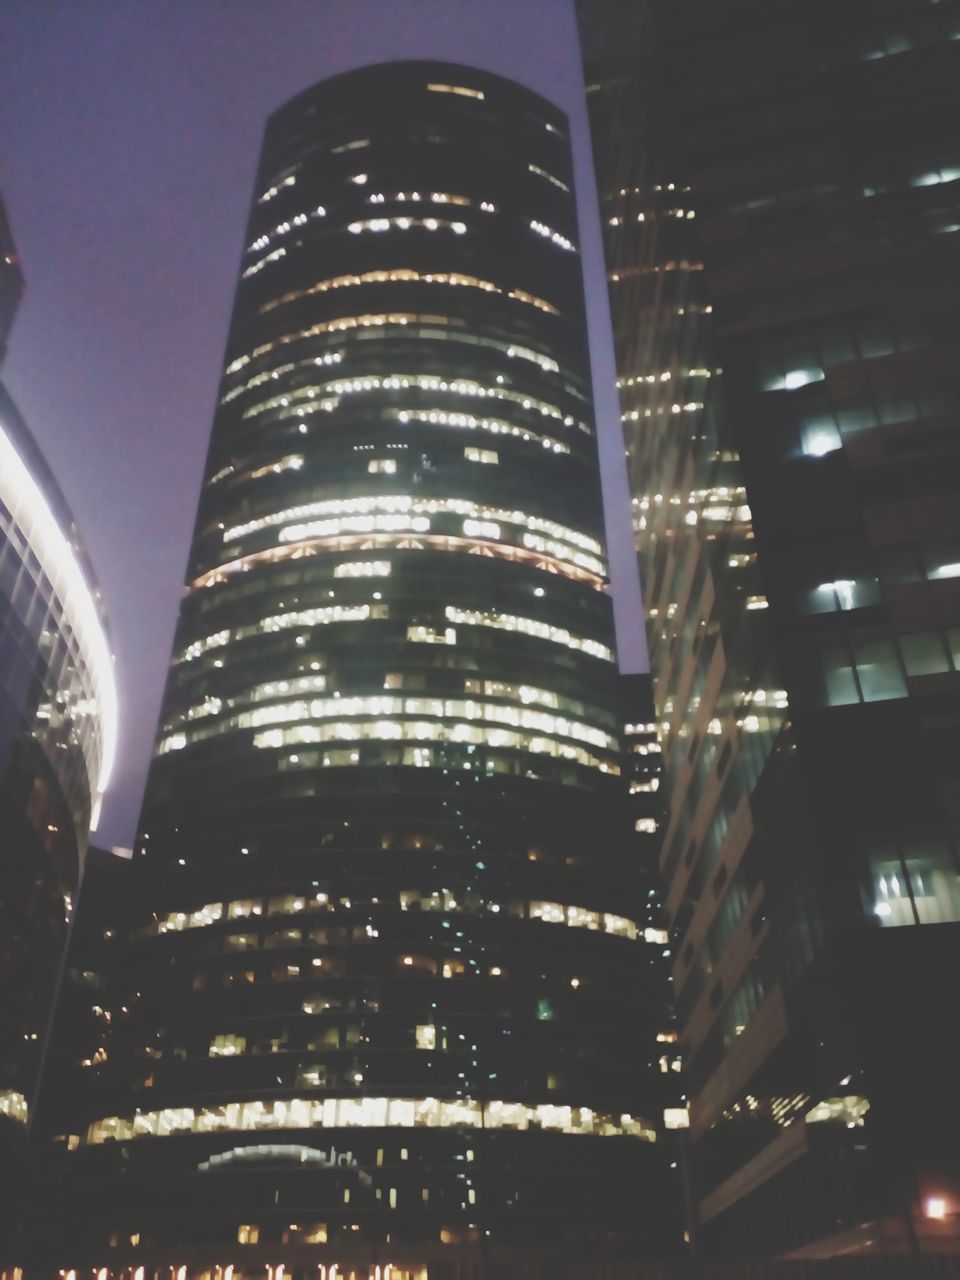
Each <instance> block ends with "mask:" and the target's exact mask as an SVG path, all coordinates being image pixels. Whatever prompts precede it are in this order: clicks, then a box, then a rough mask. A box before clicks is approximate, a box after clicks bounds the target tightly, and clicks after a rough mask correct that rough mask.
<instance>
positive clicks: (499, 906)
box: [145, 889, 667, 946]
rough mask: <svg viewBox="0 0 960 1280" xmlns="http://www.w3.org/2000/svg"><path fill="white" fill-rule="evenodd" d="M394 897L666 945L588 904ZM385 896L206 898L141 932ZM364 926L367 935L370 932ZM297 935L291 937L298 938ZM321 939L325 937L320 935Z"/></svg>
mask: <svg viewBox="0 0 960 1280" xmlns="http://www.w3.org/2000/svg"><path fill="white" fill-rule="evenodd" d="M396 901H397V902H398V903H399V905H400V909H401V911H426V912H437V913H442V914H444V915H449V914H458V915H467V916H485V915H497V916H505V917H509V918H512V919H519V920H523V919H528V920H540V921H543V923H544V924H562V925H566V926H567V927H568V928H571V929H589V930H592V931H594V932H599V933H609V934H612V935H613V936H614V937H618V938H629V939H631V940H637V939H642V941H644V942H648V943H653V944H655V945H657V946H666V945H667V934H666V932H665V930H663V929H654V928H650V927H648V928H645V929H644V928H642V927H641V926H640V925H638V924H637V922H636V921H635V920H630V919H628V918H627V917H626V916H620V915H614V914H612V913H611V912H608V911H593V910H591V909H590V908H588V907H577V906H569V905H567V904H565V903H562V902H545V901H541V900H538V899H534V900H531V901H529V902H525V901H523V900H522V899H519V898H510V899H508V900H505V901H503V902H493V901H488V900H486V899H483V898H479V897H477V896H476V895H468V896H467V898H466V899H465V900H463V901H461V900H460V899H459V898H458V897H457V896H456V895H455V894H453V893H451V892H450V890H449V889H439V890H432V891H429V892H428V891H427V890H425V889H401V890H400V891H399V892H398V894H397V898H396ZM391 905H392V902H391V900H390V899H389V898H385V897H383V896H378V897H377V898H376V899H375V900H374V901H373V902H368V903H361V902H358V901H355V900H353V899H349V898H343V899H340V901H339V903H338V902H337V901H336V900H334V899H331V898H330V895H329V894H327V893H323V892H321V893H316V894H313V895H311V896H305V895H303V894H284V895H281V896H280V897H274V898H267V899H266V900H265V901H264V899H263V898H238V899H235V900H234V901H232V902H208V903H206V904H205V905H204V906H202V907H198V908H196V910H194V911H171V912H170V913H169V914H168V915H165V916H161V917H159V919H158V920H157V921H156V922H155V923H154V924H153V925H151V926H150V927H149V928H148V929H147V930H146V931H145V935H146V936H152V935H157V934H162V933H180V932H182V931H183V930H184V929H202V928H206V927H207V926H208V925H212V924H217V923H219V922H220V921H222V920H248V919H251V918H256V917H258V916H264V915H266V916H273V915H302V914H303V913H305V912H315V911H323V912H324V914H325V915H326V914H329V913H330V912H334V911H336V910H337V909H338V907H343V908H344V909H345V910H346V909H349V910H351V911H353V910H354V909H359V908H361V907H363V908H367V907H371V906H376V907H389V906H391ZM371 927H372V926H367V927H366V931H367V936H371V937H376V933H373V934H371V933H370V928H371ZM299 940H300V935H299V933H298V935H297V938H296V939H293V941H299ZM324 940H329V938H328V935H327V933H324Z"/></svg>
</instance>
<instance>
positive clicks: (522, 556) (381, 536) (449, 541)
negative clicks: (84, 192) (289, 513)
mask: <svg viewBox="0 0 960 1280" xmlns="http://www.w3.org/2000/svg"><path fill="white" fill-rule="evenodd" d="M356 550H362V551H374V550H379V551H388V550H396V551H453V552H461V553H463V552H465V553H466V554H467V555H480V556H489V557H491V558H492V559H495V560H508V561H510V563H512V564H528V565H530V566H531V567H532V568H535V569H540V570H542V571H543V572H545V573H553V574H556V575H557V576H559V577H563V578H571V579H572V580H573V581H574V582H583V583H586V585H587V586H589V587H592V588H593V589H594V590H595V591H602V590H603V588H604V585H605V583H606V579H605V578H604V577H601V576H600V575H599V574H596V573H590V572H589V571H588V570H586V569H581V568H578V567H577V566H576V565H572V564H570V563H568V562H567V561H565V560H558V559H556V558H555V557H553V556H551V555H547V554H544V553H542V552H538V551H531V550H528V549H526V548H524V547H515V546H512V545H510V544H507V545H504V544H503V543H500V542H493V541H489V540H484V539H479V538H459V537H453V536H447V535H444V534H403V533H400V534H396V533H369V534H366V533H362V534H350V535H348V536H344V537H338V538H330V537H327V538H306V539H304V540H302V541H300V542H295V543H292V544H290V545H289V546H285V547H268V548H267V549H266V550H265V551H256V552H253V553H252V554H251V555H248V556H240V557H239V558H238V559H236V560H230V561H228V562H227V563H226V564H222V565H218V567H217V568H216V569H209V570H208V571H207V572H206V573H202V574H201V575H200V577H199V578H194V580H193V581H192V582H191V583H190V589H191V590H192V591H196V590H200V589H202V588H204V587H213V586H217V585H219V584H221V583H224V582H226V581H227V579H228V578H229V577H230V576H232V575H233V574H236V573H247V572H249V571H250V570H251V569H254V568H256V567H257V565H262V564H277V563H279V562H280V561H283V560H299V559H301V558H303V557H305V556H316V555H322V554H326V553H336V552H342V551H356Z"/></svg>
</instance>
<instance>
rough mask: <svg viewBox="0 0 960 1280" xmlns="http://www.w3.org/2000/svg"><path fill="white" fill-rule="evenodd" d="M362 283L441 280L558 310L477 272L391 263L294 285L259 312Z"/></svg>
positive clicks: (554, 313)
mask: <svg viewBox="0 0 960 1280" xmlns="http://www.w3.org/2000/svg"><path fill="white" fill-rule="evenodd" d="M365 284H442V285H446V286H447V287H454V288H456V287H462V288H466V289H480V290H481V291H482V292H483V293H499V294H503V293H506V296H507V297H508V298H512V299H513V300H514V301H515V302H524V303H526V304H527V305H528V306H531V307H535V308H536V309H537V310H538V311H545V312H547V314H548V315H552V316H558V315H559V314H560V310H559V308H558V307H555V306H554V305H553V303H552V302H547V301H546V300H545V299H544V298H539V297H537V295H536V294H535V293H528V292H527V290H526V289H508V290H504V289H501V287H500V286H499V285H498V284H494V283H493V281H492V280H483V279H481V278H480V277H479V276H468V275H464V274H463V273H462V272H460V271H414V270H413V269H412V268H410V267H390V268H385V269H382V270H378V271H363V272H361V273H360V274H359V275H357V274H353V273H351V274H349V275H342V276H329V277H328V278H327V279H326V280H318V281H317V283H316V284H312V285H310V286H309V288H307V289H294V290H292V291H291V292H290V293H285V294H283V295H281V297H279V298H272V299H271V300H270V301H269V302H265V303H264V304H263V306H262V307H261V308H260V310H261V312H263V313H266V312H268V311H273V310H275V308H277V307H282V306H286V305H287V303H290V302H298V301H299V300H300V299H301V298H309V297H311V296H312V295H313V294H316V293H328V292H329V291H330V290H331V289H354V288H357V287H358V286H360V285H365Z"/></svg>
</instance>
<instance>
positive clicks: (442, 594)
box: [58, 63, 679, 1276]
mask: <svg viewBox="0 0 960 1280" xmlns="http://www.w3.org/2000/svg"><path fill="white" fill-rule="evenodd" d="M572 187H573V176H572V165H571V155H570V145H569V141H568V136H567V122H566V119H565V118H564V117H563V115H562V114H561V113H560V112H559V111H557V110H556V109H555V108H554V107H552V106H551V105H549V104H548V103H547V102H545V101H544V100H542V99H541V98H539V97H537V96H535V95H534V94H532V93H530V92H528V91H526V90H524V89H522V88H520V87H518V86H516V85H514V84H511V83H509V82H507V81H505V80H502V79H500V78H498V77H495V76H491V75H488V74H484V73H481V72H478V71H475V70H471V69H468V68H464V67H458V66H450V65H442V64H433V63H403V64H394V65H386V66H380V67H375V68H370V69H366V70H362V71H358V72H354V73H350V74H348V75H343V76H339V77H337V78H335V79H332V80H330V81H327V82H324V83H323V84H320V85H318V86H317V87H315V88H313V89H310V90H309V91H307V92H306V93H303V94H301V95H300V96H298V97H297V98H295V99H294V100H293V101H291V102H290V103H288V104H287V105H286V106H284V107H282V108H281V109H280V110H279V111H278V112H277V113H276V114H275V115H274V116H273V117H272V118H271V120H270V122H269V124H268V127H267V132H266V140H265V142H264V146H263V151H262V156H261V160H260V166H259V169H258V175H257V186H256V194H255V197H254V200H253V204H252V213H251V217H250V222H249V228H248V233H247V240H246V243H247V249H246V251H245V254H244V257H243V264H242V269H241V276H240V281H239V284H238V288H237V296H236V303H235V307H234V313H233V320H232V323H231V328H230V334H229V339H228V343H227V353H226V358H225V370H224V374H223V378H222V382H221V388H220V397H219V405H218V408H217V411H216V416H215V420H214V426H213V435H212V441H211V445H210V452H209V457H208V461H207V465H206V470H205V474H204V481H203V489H202V493H201V498H200V507H199V514H198V518H197V524H196V530H195V534H194V539H193V545H192V547H191V551H190V559H189V567H188V572H187V587H186V594H185V598H184V603H183V605H182V608H181V614H180V621H179V626H178V629H177V633H176V639H175V643H174V652H173V658H172V663H171V669H170V676H169V681H168V686H167V692H166V698H165V702H164V707H163V712H162V723H161V728H160V732H159V737H158V742H157V748H156V757H155V761H154V764H153V767H152V770H151V774H150V779H149V783H148V788H147V797H146V801H145V807H144V812H143V818H142V826H141V831H140V834H139V837H138V840H137V845H136V848H135V850H134V865H133V867H132V868H131V878H132V879H133V880H134V881H135V882H136V885H135V888H134V889H132V890H131V894H130V900H129V901H130V905H129V908H128V909H125V910H124V911H123V912H122V913H119V914H118V918H117V919H116V920H115V921H114V922H112V923H111V924H110V925H106V926H104V929H103V930H101V933H103V932H109V933H111V934H112V935H114V936H113V937H112V938H111V939H110V941H111V942H115V944H116V950H115V955H116V956H117V957H119V958H118V959H116V960H115V961H114V962H113V974H114V977H113V978H112V979H111V982H112V983H113V984H114V986H113V995H111V1002H110V1004H109V1007H108V1005H107V1003H105V1002H104V1001H99V1000H98V1003H99V1004H100V1005H101V1007H102V1009H103V1010H104V1012H105V1013H106V1012H110V1014H111V1018H110V1021H111V1029H110V1035H109V1044H108V1042H107V1039H108V1038H107V1037H105V1038H104V1041H103V1043H102V1049H103V1052H102V1055H101V1056H99V1058H98V1061H96V1062H91V1064H90V1065H88V1066H87V1067H86V1068H85V1072H86V1076H87V1078H88V1080H89V1081H90V1083H89V1086H88V1087H86V1088H85V1089H84V1090H83V1104H82V1107H80V1108H78V1111H77V1112H76V1113H75V1114H74V1118H73V1122H72V1123H73V1126H74V1127H72V1128H70V1129H68V1130H67V1131H66V1132H65V1133H63V1134H62V1136H63V1138H64V1147H65V1158H66V1167H67V1168H68V1169H69V1170H70V1174H69V1176H70V1177H71V1179H72V1185H73V1186H74V1187H75V1190H74V1191H72V1192H71V1194H70V1197H69V1201H70V1204H69V1213H70V1214H71V1215H72V1223H71V1225H70V1227H69V1229H68V1237H69V1242H68V1244H67V1245H65V1246H63V1247H60V1246H58V1249H59V1255H58V1266H59V1267H61V1268H73V1267H87V1266H95V1267H104V1268H106V1271H105V1272H104V1274H110V1275H113V1276H117V1275H119V1274H120V1273H121V1271H123V1269H124V1268H129V1269H130V1271H129V1274H130V1275H133V1274H137V1275H138V1276H142V1274H143V1272H142V1271H140V1270H138V1268H144V1267H146V1268H147V1270H148V1271H150V1272H151V1273H154V1274H161V1273H162V1274H164V1275H166V1268H167V1267H169V1266H172V1267H174V1269H175V1270H178V1269H179V1268H184V1270H183V1271H179V1270H178V1274H180V1275H186V1274H190V1275H199V1274H201V1273H202V1274H206V1275H213V1274H214V1269H217V1270H218V1273H219V1272H222V1273H223V1274H224V1275H226V1274H232V1275H235V1276H239V1275H240V1274H246V1273H248V1272H249V1274H253V1273H254V1272H257V1273H258V1274H260V1273H262V1271H263V1267H264V1266H265V1265H268V1264H269V1265H270V1266H272V1267H276V1266H279V1265H283V1266H284V1267H286V1268H288V1269H290V1268H294V1269H296V1268H298V1267H301V1266H306V1265H307V1264H308V1263H309V1265H310V1266H311V1267H315V1266H316V1265H318V1264H321V1263H322V1264H323V1265H324V1266H332V1265H333V1264H336V1265H337V1266H339V1267H341V1268H342V1269H344V1274H346V1272H347V1271H349V1269H350V1266H351V1265H353V1263H354V1262H355V1263H356V1265H357V1266H362V1267H364V1268H367V1267H368V1266H370V1267H372V1266H373V1264H374V1263H376V1264H377V1266H378V1267H379V1265H380V1264H381V1263H382V1264H383V1265H384V1266H386V1265H387V1264H388V1263H389V1264H390V1266H391V1267H393V1268H394V1270H393V1272H392V1274H396V1269H397V1267H398V1266H399V1262H400V1260H405V1261H404V1262H403V1268H401V1269H404V1268H405V1269H406V1271H407V1272H409V1274H410V1275H413V1274H414V1272H416V1271H417V1268H418V1267H419V1266H420V1263H422V1262H425V1260H426V1258H427V1257H428V1256H429V1257H434V1256H436V1255H437V1254H438V1253H439V1254H442V1253H443V1250H444V1248H447V1247H449V1246H455V1245H460V1246H462V1247H464V1248H467V1249H468V1250H469V1249H470V1248H474V1249H475V1250H476V1251H477V1256H478V1257H479V1258H480V1259H481V1261H482V1260H483V1258H485V1257H486V1256H487V1252H486V1251H487V1250H488V1249H496V1248H499V1247H502V1246H508V1245H509V1246H527V1245H534V1246H536V1247H540V1248H542V1247H545V1246H546V1245H547V1244H548V1243H549V1244H550V1245H551V1246H555V1247H565V1248H569V1249H572V1250H581V1251H587V1252H589V1253H591V1254H595V1253H598V1252H600V1253H603V1254H607V1253H613V1254H620V1255H623V1254H629V1253H636V1252H637V1251H638V1250H642V1251H643V1252H644V1253H646V1254H648V1255H656V1254H662V1253H664V1252H669V1251H670V1250H671V1249H673V1248H675V1247H676V1242H677V1238H678V1236H679V1214H678V1212H677V1211H675V1210H674V1209H673V1205H674V1203H675V1202H676V1201H677V1200H678V1192H677V1186H678V1175H677V1174H676V1173H675V1172H674V1171H672V1170H670V1168H669V1165H670V1163H672V1162H673V1159H672V1158H671V1156H670V1151H671V1137H672V1135H669V1134H667V1133H666V1132H665V1131H664V1120H663V1116H662V1098H663V1081H662V1076H663V1068H662V1066H661V1065H660V1063H659V1057H660V1056H661V1055H662V1046H663V1043H664V1041H663V1040H662V1039H659V1036H660V1034H661V1033H663V1032H664V1031H666V1030H668V1029H669V1018H668V1013H667V998H666V983H665V981H664V979H663V975H662V965H661V961H662V952H663V949H664V937H663V935H662V933H661V931H660V930H659V929H657V928H653V927H652V926H649V925H648V923H647V922H648V920H649V919H652V918H653V912H654V910H655V908H654V907H653V905H652V904H651V903H650V902H649V901H648V895H649V893H650V885H651V882H650V869H651V861H652V859H651V857H650V856H649V850H650V849H651V847H652V841H653V840H654V839H655V833H654V830H653V829H652V828H650V827H643V828H641V830H640V831H636V830H634V823H635V821H636V819H635V818H634V816H633V814H632V812H631V804H633V805H634V806H635V804H636V803H637V801H636V798H635V797H634V798H630V797H628V796H627V794H626V787H625V784H624V769H623V756H622V712H621V702H620V683H619V681H620V677H619V676H618V673H617V668H616V662H615V655H614V639H613V626H612V620H611V610H610V600H609V596H608V594H607V592H606V589H605V588H606V562H605V554H604V546H603V523H602V511H601V500H600V486H599V478H598V470H597V453H596V440H595V434H594V424H593V415H592V405H591V391H590V382H589V372H588V358H587V343H586V331H585V321H584V308H583V296H582V280H581V269H580V261H579V256H578V247H577V238H578V236H577V224H576V214H575V201H574V195H573V190H572ZM648 718H649V717H645V719H648ZM636 736H637V737H638V741H642V742H643V743H647V744H649V743H651V742H652V743H653V745H654V746H655V735H654V737H653V738H652V739H651V736H650V729H649V727H644V728H643V729H642V730H638V731H636ZM637 759H638V760H639V759H641V757H640V756H638V757H637ZM643 760H644V761H646V764H645V765H644V766H643V767H641V768H640V769H639V771H638V772H637V774H636V776H637V777H640V778H642V777H643V776H645V771H646V772H651V771H654V770H656V769H657V768H658V764H659V758H658V757H657V756H656V752H655V750H650V751H649V752H648V753H647V754H646V755H645V756H644V757H643ZM652 790H653V788H650V791H651V792H652ZM638 794H639V793H638ZM137 903H139V904H140V905H139V906H138V905H137ZM72 967H73V968H76V969H77V970H78V972H81V973H82V972H84V971H86V970H87V968H88V966H87V965H86V964H81V963H79V962H78V963H76V964H72ZM107 967H108V968H109V967H110V965H109V964H108V966H107ZM90 971H91V972H96V968H95V966H93V967H90ZM117 982H122V983H123V984H125V985H124V987H123V990H124V991H125V993H126V997H127V998H123V999H120V1000H118V999H117V998H116V994H115V993H116V990H117V988H116V983H117ZM85 1056H86V1057H87V1058H91V1057H92V1056H95V1055H91V1054H85ZM78 1117H79V1119H78ZM80 1120H82V1123H80ZM64 1122H65V1123H66V1121H64ZM411 1259H413V1261H411ZM416 1259H420V1262H416ZM389 1269H390V1268H389V1267H388V1270H389ZM124 1274H128V1273H127V1272H124ZM331 1274H332V1272H331ZM363 1274H367V1271H366V1270H364V1272H363ZM371 1274H372V1273H371Z"/></svg>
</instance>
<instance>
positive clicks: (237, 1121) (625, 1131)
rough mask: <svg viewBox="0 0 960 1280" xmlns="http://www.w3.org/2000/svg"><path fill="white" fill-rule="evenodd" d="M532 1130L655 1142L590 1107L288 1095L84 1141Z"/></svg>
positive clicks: (630, 1122)
mask: <svg viewBox="0 0 960 1280" xmlns="http://www.w3.org/2000/svg"><path fill="white" fill-rule="evenodd" d="M531 1127H534V1128H537V1129H543V1130H549V1131H552V1132H557V1133H569V1134H588V1135H592V1136H595V1137H632V1138H640V1139H642V1140H644V1141H645V1142H656V1140H657V1134H656V1130H655V1129H654V1127H653V1125H652V1124H651V1123H650V1122H649V1121H647V1120H644V1119H643V1118H642V1117H640V1116H631V1115H626V1114H623V1115H618V1116H615V1115H607V1114H604V1113H602V1112H596V1111H593V1110H591V1109H590V1108H589V1107H569V1106H559V1105H555V1104H553V1103H540V1104H539V1105H535V1106H531V1105H529V1104H527V1103H522V1102H502V1101H491V1102H484V1103H480V1102H476V1101H474V1100H473V1099H470V1098H460V1099H452V1100H440V1099H437V1098H419V1099H418V1098H323V1099H316V1100H311V1099H307V1098H291V1099H289V1100H280V1099H278V1100H275V1101H271V1102H261V1101H255V1102H228V1103H225V1104H224V1105H222V1106H218V1107H164V1108H163V1109H162V1110H159V1111H141V1112H139V1113H138V1114H137V1115H135V1116H105V1117H104V1118H103V1119H101V1120H97V1121H95V1122H94V1123H93V1124H92V1125H91V1126H90V1127H89V1129H88V1130H87V1133H86V1135H85V1137H84V1142H85V1144H87V1145H99V1144H100V1143H103V1142H126V1141H128V1140H130V1139H133V1138H142V1137H166V1136H168V1135H172V1134H178V1133H229V1132H245V1131H249V1130H259V1129H347V1128H364V1129H385V1128H397V1129H413V1128H428V1129H448V1128H458V1129H462V1128H466V1129H484V1130H486V1129H516V1130H526V1129H529V1128H531Z"/></svg>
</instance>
